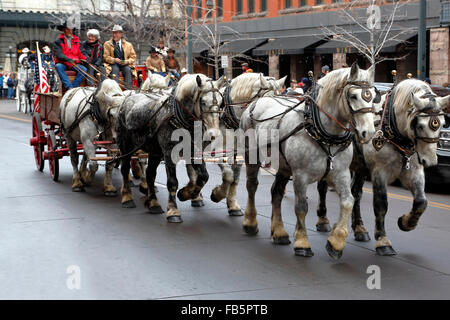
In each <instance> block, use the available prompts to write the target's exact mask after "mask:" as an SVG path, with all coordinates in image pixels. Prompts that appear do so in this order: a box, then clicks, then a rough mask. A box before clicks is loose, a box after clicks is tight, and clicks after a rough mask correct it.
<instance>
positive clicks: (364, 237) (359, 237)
mask: <svg viewBox="0 0 450 320" xmlns="http://www.w3.org/2000/svg"><path fill="white" fill-rule="evenodd" d="M355 240H356V241H360V242H369V241H370V237H369V233H368V232H363V233H355Z"/></svg>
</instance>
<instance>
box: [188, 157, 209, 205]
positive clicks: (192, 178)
mask: <svg viewBox="0 0 450 320" xmlns="http://www.w3.org/2000/svg"><path fill="white" fill-rule="evenodd" d="M186 171H187V174H188V177H189V183H190V184H191V185H192V186H194V185H196V184H197V176H198V175H197V172H196V171H195V169H194V167H193V166H192V165H186ZM191 206H192V207H194V208H199V207H203V206H205V203H204V202H203V196H202V193H201V192H200V193H199V195H198V196H197V197H196V198H195V199H191Z"/></svg>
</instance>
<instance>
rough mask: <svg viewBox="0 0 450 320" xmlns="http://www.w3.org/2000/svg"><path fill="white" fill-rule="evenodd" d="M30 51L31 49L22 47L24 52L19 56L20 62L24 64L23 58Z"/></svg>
mask: <svg viewBox="0 0 450 320" xmlns="http://www.w3.org/2000/svg"><path fill="white" fill-rule="evenodd" d="M29 53H30V49H28V48H27V47H25V48H23V49H22V54H21V55H20V56H19V64H22V61H23V59H25V57H28V55H29Z"/></svg>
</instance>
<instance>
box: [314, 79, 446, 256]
mask: <svg viewBox="0 0 450 320" xmlns="http://www.w3.org/2000/svg"><path fill="white" fill-rule="evenodd" d="M386 99H387V100H386ZM449 100H450V96H447V97H442V98H440V97H436V96H435V95H434V94H433V93H432V90H431V88H430V87H429V85H428V84H426V83H425V82H423V81H420V80H416V79H408V80H404V81H402V82H400V83H399V84H398V85H397V86H396V87H395V88H394V89H393V91H392V92H391V93H390V94H389V96H387V95H383V97H382V100H381V102H380V103H379V104H377V105H376V109H377V112H378V114H379V115H380V116H379V119H378V120H379V124H378V125H377V130H379V131H377V134H376V135H375V137H374V138H373V139H372V142H373V143H369V144H365V145H361V144H360V143H358V142H355V153H354V157H353V163H352V171H353V172H354V178H353V183H352V193H353V196H354V197H355V205H354V207H353V211H352V229H353V231H354V236H355V240H357V241H369V240H370V237H369V235H368V232H367V230H366V228H365V227H364V224H363V221H362V218H361V209H360V201H361V197H362V193H363V185H364V181H365V179H366V178H367V177H368V176H370V177H371V180H372V185H373V186H372V188H373V209H374V213H375V240H377V243H376V252H377V254H379V255H382V256H390V255H395V254H396V252H395V250H394V249H393V248H392V244H391V242H390V241H389V239H388V238H387V236H386V231H385V229H384V219H385V215H386V213H387V209H388V201H387V191H386V186H387V185H388V184H390V183H392V182H394V181H395V180H396V179H400V181H401V183H402V184H403V186H404V187H406V188H407V189H408V190H409V191H410V192H411V193H412V195H413V197H414V202H413V207H412V209H411V211H410V212H409V213H408V214H404V215H403V216H401V217H400V218H399V219H398V227H399V228H400V230H402V231H411V230H414V229H415V228H416V226H417V223H418V221H419V218H420V216H421V215H422V213H423V212H424V211H425V209H426V207H427V199H426V196H425V176H424V167H428V166H433V165H436V164H437V155H436V148H437V142H438V141H439V134H440V130H441V128H442V126H443V125H444V123H445V122H446V121H447V125H449V124H450V122H449V119H448V118H445V117H446V116H445V113H443V112H442V110H443V109H444V108H445V107H446V106H447V103H448V101H449ZM383 110H384V116H383ZM381 118H383V120H381ZM444 118H445V119H444ZM327 189H328V187H327V184H326V182H321V183H319V184H318V191H319V194H320V202H319V206H318V209H317V215H318V216H319V222H318V224H317V226H318V230H319V231H327V230H326V228H319V225H321V224H322V225H323V224H326V223H327V222H328V219H327V217H326V212H327V211H326V192H327Z"/></svg>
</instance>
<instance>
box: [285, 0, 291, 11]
mask: <svg viewBox="0 0 450 320" xmlns="http://www.w3.org/2000/svg"><path fill="white" fill-rule="evenodd" d="M291 2H292V1H291V0H284V7H285V8H286V9H287V8H290V7H291V6H292V3H291Z"/></svg>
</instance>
